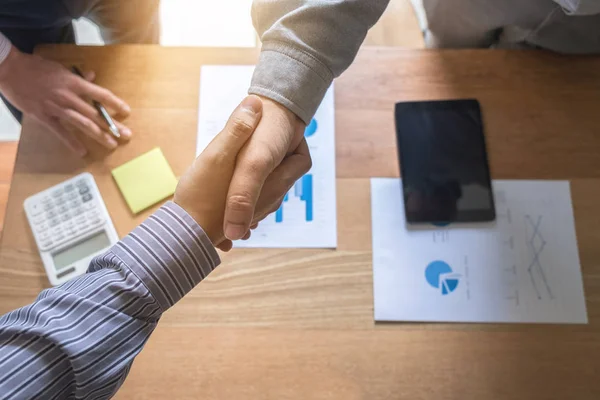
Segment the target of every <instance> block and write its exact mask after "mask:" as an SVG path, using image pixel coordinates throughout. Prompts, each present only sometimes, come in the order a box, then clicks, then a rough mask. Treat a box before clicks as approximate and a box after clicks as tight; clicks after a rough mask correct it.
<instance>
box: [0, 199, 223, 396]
mask: <svg viewBox="0 0 600 400" xmlns="http://www.w3.org/2000/svg"><path fill="white" fill-rule="evenodd" d="M218 263H219V257H218V255H217V253H216V251H215V249H214V248H213V246H212V244H211V242H210V240H209V239H208V237H207V236H206V235H205V234H204V232H203V231H202V229H201V228H200V226H199V225H198V224H197V223H196V222H195V221H194V220H193V219H192V218H191V217H190V216H189V215H188V214H187V213H186V212H185V211H184V210H183V209H182V208H180V207H179V206H177V205H175V204H174V203H168V204H166V205H165V206H163V207H162V208H161V209H160V210H158V211H157V212H156V213H155V214H153V215H152V216H151V217H150V218H149V219H148V220H146V221H145V222H144V223H143V224H142V225H140V226H139V227H138V228H136V229H135V230H134V231H133V232H131V233H130V234H129V235H128V236H126V237H125V238H124V239H123V240H121V241H120V242H119V243H117V244H116V245H115V246H114V247H113V248H112V249H111V250H110V251H108V252H107V253H105V254H104V255H102V256H100V257H97V258H96V259H94V260H93V261H92V263H91V265H90V268H89V271H88V274H86V275H83V276H81V277H79V278H77V279H74V280H71V281H69V282H67V283H66V284H64V285H62V286H59V287H56V288H52V289H48V290H45V291H43V292H42V293H41V294H40V295H39V297H38V299H37V300H36V301H35V302H34V303H33V304H31V305H29V306H26V307H24V308H22V309H19V310H16V311H13V312H11V313H9V314H6V315H5V316H3V317H2V318H0V371H1V372H0V393H2V394H3V396H5V397H3V398H7V399H11V398H34V397H35V398H38V397H39V398H54V396H56V397H59V398H70V397H77V398H96V397H97V396H100V397H101V398H108V397H110V396H111V395H112V394H114V392H115V391H116V390H117V389H118V388H119V387H120V385H121V384H122V382H123V380H124V379H125V377H126V375H127V372H128V371H129V368H130V366H131V363H132V362H133V359H134V358H135V356H136V355H137V354H138V353H139V352H140V351H141V350H142V347H143V346H144V344H145V343H146V340H147V339H148V337H149V336H150V334H151V333H152V331H153V330H154V328H155V327H156V324H157V322H158V320H159V318H160V316H161V315H162V313H163V312H165V311H166V310H167V309H168V308H170V307H171V306H173V305H174V304H175V303H176V302H177V301H178V300H180V299H181V298H182V297H183V296H184V295H185V294H186V293H187V292H189V291H190V290H191V289H192V288H193V287H194V286H196V285H197V284H198V283H199V282H200V281H201V280H202V279H203V278H204V277H206V275H208V274H209V273H210V271H212V270H213V269H214V268H215V267H216V266H217V265H218Z"/></svg>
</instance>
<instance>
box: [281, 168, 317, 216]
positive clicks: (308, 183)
mask: <svg viewBox="0 0 600 400" xmlns="http://www.w3.org/2000/svg"><path fill="white" fill-rule="evenodd" d="M292 190H293V191H294V196H295V197H296V198H298V199H300V200H302V201H303V202H304V203H305V212H304V220H305V221H306V222H311V221H312V220H313V176H312V175H311V174H306V175H304V176H303V177H302V178H300V180H299V181H297V182H296V183H295V184H294V188H293V189H292ZM289 199H290V194H289V193H288V194H286V195H285V197H284V198H283V204H281V206H280V207H279V209H278V210H277V211H276V212H275V222H276V223H278V224H280V223H282V222H283V208H284V205H285V203H287V202H288V200H289Z"/></svg>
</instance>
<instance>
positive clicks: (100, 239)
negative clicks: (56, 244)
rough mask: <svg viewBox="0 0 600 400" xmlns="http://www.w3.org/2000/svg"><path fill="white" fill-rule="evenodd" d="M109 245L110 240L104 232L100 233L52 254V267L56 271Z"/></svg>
mask: <svg viewBox="0 0 600 400" xmlns="http://www.w3.org/2000/svg"><path fill="white" fill-rule="evenodd" d="M110 245H111V243H110V239H109V238H108V236H107V235H106V232H105V231H102V232H100V233H98V234H96V235H94V236H92V237H90V238H88V239H86V240H84V241H82V242H79V243H77V244H75V245H74V246H71V247H69V248H67V249H64V250H61V251H59V252H58V253H55V254H53V255H52V258H53V260H54V266H55V267H56V269H57V270H60V269H62V268H65V267H68V266H69V265H71V264H73V263H74V262H77V261H79V260H81V259H82V258H85V257H87V256H89V255H91V254H94V253H96V252H98V251H100V250H103V249H105V248H107V247H109V246H110Z"/></svg>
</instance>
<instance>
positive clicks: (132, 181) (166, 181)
mask: <svg viewBox="0 0 600 400" xmlns="http://www.w3.org/2000/svg"><path fill="white" fill-rule="evenodd" d="M112 175H113V178H115V181H116V182H117V186H119V189H120V190H121V193H122V194H123V197H125V201H126V202H127V205H129V208H131V211H132V212H133V213H138V212H140V211H142V210H144V209H146V208H148V207H150V206H151V205H153V204H156V203H158V202H159V201H161V200H163V199H165V198H167V197H169V196H171V195H172V194H173V193H175V187H176V186H177V178H176V177H175V174H174V173H173V170H172V169H171V167H170V166H169V163H168V162H167V159H166V158H165V156H164V155H163V153H162V151H161V150H160V149H159V148H158V147H157V148H156V149H153V150H150V151H149V152H147V153H146V154H142V155H141V156H139V157H137V158H134V159H133V160H131V161H128V162H126V163H125V164H123V165H121V166H119V167H117V168H115V169H113V170H112Z"/></svg>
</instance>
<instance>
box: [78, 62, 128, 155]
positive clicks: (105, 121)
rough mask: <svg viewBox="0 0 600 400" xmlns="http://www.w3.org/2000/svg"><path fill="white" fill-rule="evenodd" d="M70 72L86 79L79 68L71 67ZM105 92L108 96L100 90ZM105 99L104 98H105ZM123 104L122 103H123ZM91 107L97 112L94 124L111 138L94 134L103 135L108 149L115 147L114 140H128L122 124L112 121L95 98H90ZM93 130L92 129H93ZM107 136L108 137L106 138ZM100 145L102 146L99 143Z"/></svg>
mask: <svg viewBox="0 0 600 400" xmlns="http://www.w3.org/2000/svg"><path fill="white" fill-rule="evenodd" d="M71 70H72V71H73V73H75V74H77V75H78V76H79V77H81V78H83V79H86V77H85V76H84V75H83V73H82V72H81V71H80V70H79V68H77V67H76V66H73V67H71ZM102 90H105V91H106V92H107V93H106V94H110V92H108V91H107V90H106V89H102ZM105 97H106V96H105ZM123 104H124V103H123ZM92 105H93V106H94V108H95V109H96V111H97V115H96V116H95V118H94V121H95V122H96V124H97V125H98V126H101V127H102V128H103V129H108V131H109V132H110V135H112V138H111V137H110V135H107V134H106V133H101V132H98V131H97V130H96V132H95V134H96V136H101V135H104V136H105V137H104V139H105V140H104V142H106V143H108V144H109V146H108V147H109V148H114V147H116V146H117V144H118V143H117V142H116V141H115V140H114V139H121V138H124V139H128V138H129V136H131V131H130V130H129V129H128V128H126V127H124V126H122V124H120V123H118V122H116V121H114V120H113V118H112V117H111V116H110V114H109V113H108V111H107V110H106V108H105V107H104V106H103V105H102V103H100V101H98V100H96V99H95V98H92ZM126 113H127V114H128V113H129V107H128V106H127V110H126ZM99 119H101V121H102V122H101V123H100V121H99ZM118 125H121V126H122V128H121V129H122V130H123V132H121V129H119V126H118ZM90 128H92V129H93V127H91V126H90ZM93 130H94V129H93ZM106 136H108V137H106ZM101 144H103V143H102V142H101Z"/></svg>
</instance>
